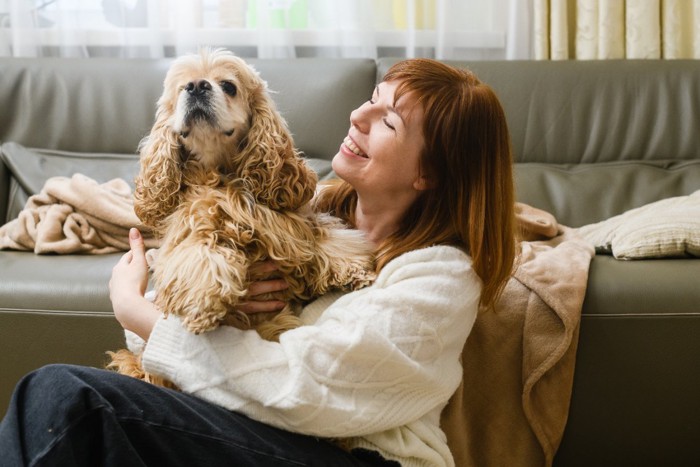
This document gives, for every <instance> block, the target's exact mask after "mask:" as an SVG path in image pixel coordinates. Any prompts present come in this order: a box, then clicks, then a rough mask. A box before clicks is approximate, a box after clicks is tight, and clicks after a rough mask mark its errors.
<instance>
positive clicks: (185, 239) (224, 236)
mask: <svg viewBox="0 0 700 467" xmlns="http://www.w3.org/2000/svg"><path fill="white" fill-rule="evenodd" d="M140 153H141V170H140V173H139V175H138V177H137V180H136V190H135V194H134V207H135V210H136V213H137V215H138V216H139V218H140V219H141V220H142V221H143V223H144V224H145V225H147V226H148V227H150V228H152V229H153V230H154V232H156V233H160V234H161V235H162V245H161V247H160V249H159V252H158V255H157V260H156V262H155V264H154V265H153V282H154V288H155V290H156V299H155V304H156V306H157V307H158V308H159V309H160V310H161V311H162V312H163V313H165V314H173V315H177V316H180V317H181V318H182V320H183V324H184V325H185V326H186V327H187V328H188V329H189V330H190V331H192V332H194V333H200V332H204V331H208V330H211V329H213V328H215V327H217V326H219V325H221V324H227V325H234V326H237V327H240V328H244V329H247V328H250V327H253V328H255V329H257V331H258V332H259V333H260V334H261V336H263V337H264V338H266V339H269V340H276V339H278V337H279V335H280V334H281V333H282V332H284V331H285V330H288V329H290V328H293V327H296V326H298V325H299V324H300V322H299V319H298V318H297V316H296V315H297V312H298V309H299V308H300V306H299V304H300V303H303V302H305V301H308V300H310V299H311V298H313V297H316V296H319V295H321V294H323V293H325V292H326V291H328V290H330V289H332V288H337V287H350V288H359V287H362V286H365V285H367V284H369V283H370V282H371V281H372V280H373V278H374V272H373V271H374V266H373V260H372V255H371V247H370V245H369V244H368V242H367V241H366V240H365V239H364V237H363V236H362V234H361V233H360V232H358V231H356V230H352V229H348V228H346V227H345V225H343V224H342V223H341V222H340V221H339V220H338V219H336V218H333V217H331V216H329V215H318V214H314V213H313V211H312V210H311V208H310V205H309V202H310V200H311V198H312V197H313V195H314V193H315V190H316V182H317V178H316V175H315V173H314V172H313V171H312V170H311V169H310V168H309V167H308V166H307V165H306V163H305V161H304V160H303V158H302V157H300V155H299V154H298V153H297V151H296V150H295V148H294V145H293V140H292V136H291V134H290V132H289V130H288V128H287V126H286V122H285V121H284V120H283V118H282V117H281V115H280V114H279V112H278V111H277V110H276V108H275V106H274V103H273V101H272V99H271V98H270V96H269V93H268V90H267V85H266V83H265V82H264V81H263V80H262V79H261V78H260V76H259V75H258V73H257V72H256V71H255V70H254V69H253V68H252V67H251V66H250V65H248V64H247V63H245V62H244V61H243V60H242V59H240V58H238V57H235V56H234V55H232V54H231V53H229V52H227V51H224V50H221V49H218V50H209V49H206V50H203V51H201V52H200V53H199V54H194V55H188V56H184V57H181V58H179V59H177V60H176V61H175V62H174V63H173V65H172V67H171V68H170V70H169V71H168V73H167V75H166V78H165V82H164V92H163V95H162V96H161V97H160V99H159V100H158V109H157V113H156V121H155V124H154V126H153V129H152V130H151V132H150V134H149V135H148V136H147V137H146V138H145V139H144V140H143V141H142V143H141V146H140ZM265 260H273V261H274V262H275V263H276V265H277V267H278V271H279V276H280V277H283V278H284V279H285V280H286V282H287V283H288V284H289V288H288V289H287V290H285V291H283V292H280V293H277V294H273V295H271V296H270V297H269V298H273V297H274V298H276V299H281V300H285V301H287V302H289V303H290V305H288V306H287V307H286V308H285V309H284V310H283V311H282V312H280V313H266V314H262V313H260V314H251V315H245V314H244V313H241V312H239V311H237V310H236V306H237V305H238V304H239V303H240V301H241V299H242V298H243V297H244V296H245V295H246V293H247V289H248V286H249V284H250V282H251V281H252V280H256V279H259V277H251V275H250V274H249V267H250V266H251V265H252V264H255V263H258V262H261V261H265ZM111 356H112V362H111V363H110V364H109V365H108V367H110V368H112V369H116V370H117V371H119V372H121V373H126V374H130V375H132V376H136V377H139V378H141V379H148V378H150V376H148V375H145V374H144V373H143V371H142V370H141V367H140V362H139V361H138V357H136V356H135V355H133V354H131V353H130V352H128V351H126V350H121V351H119V352H116V353H111ZM157 383H158V384H164V382H162V381H160V382H157Z"/></svg>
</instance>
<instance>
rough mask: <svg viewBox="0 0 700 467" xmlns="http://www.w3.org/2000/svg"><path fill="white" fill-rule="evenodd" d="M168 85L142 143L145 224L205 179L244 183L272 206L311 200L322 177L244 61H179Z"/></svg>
mask: <svg viewBox="0 0 700 467" xmlns="http://www.w3.org/2000/svg"><path fill="white" fill-rule="evenodd" d="M163 88H164V89H163V94H162V95H161V97H160V99H159V100H158V109H157V112H156V122H155V124H154V126H153V129H152V130H151V132H150V134H149V135H148V136H147V137H146V138H144V140H143V141H142V143H141V147H140V152H141V172H140V173H139V176H138V178H137V180H136V191H135V195H134V201H135V203H134V207H135V210H136V213H137V214H138V216H139V217H140V218H141V220H142V221H143V222H144V223H145V224H146V225H149V226H152V227H155V226H156V225H157V223H158V222H160V221H162V220H163V219H165V218H166V217H167V216H168V215H169V214H170V213H172V211H173V210H174V209H175V207H176V206H177V205H178V204H179V195H180V194H181V193H182V192H183V190H186V188H187V186H188V185H192V184H196V183H198V180H200V181H202V182H203V178H204V179H206V180H207V183H216V182H217V181H218V180H219V179H222V180H227V179H228V180H238V181H239V182H240V183H243V185H244V186H245V187H247V188H248V189H249V191H250V193H251V195H252V196H253V197H254V198H255V199H256V201H258V202H261V203H264V204H266V205H268V206H269V207H271V208H273V209H296V208H298V207H300V206H301V205H303V204H305V203H306V202H307V201H309V200H310V199H311V197H312V196H313V193H314V190H315V187H316V176H315V174H314V173H313V172H312V171H311V170H310V169H309V168H308V167H307V166H306V164H305V162H304V161H303V159H302V158H300V157H299V155H298V154H297V152H296V151H295V149H294V144H293V140H292V136H291V134H290V132H289V130H288V128H287V125H286V122H285V121H284V119H283V118H282V116H281V115H280V114H279V112H278V111H277V110H276V108H275V105H274V102H273V101H272V99H271V98H270V96H269V92H268V89H267V84H266V83H265V81H263V80H262V79H261V78H260V76H259V74H258V73H257V71H256V70H255V69H254V68H253V67H251V66H250V65H249V64H247V63H246V62H245V61H244V60H243V59H241V58H239V57H236V56H234V55H233V54H232V53H230V52H228V51H225V50H222V49H216V50H211V49H204V50H202V51H201V52H200V53H198V54H193V55H186V56H183V57H180V58H178V59H177V60H175V61H174V62H173V64H172V66H171V67H170V69H169V71H168V73H167V74H166V77H165V81H164V86H163ZM185 172H186V173H185ZM191 173H196V174H199V175H201V176H199V175H197V176H192V175H191ZM220 175H222V176H223V177H219V176H220Z"/></svg>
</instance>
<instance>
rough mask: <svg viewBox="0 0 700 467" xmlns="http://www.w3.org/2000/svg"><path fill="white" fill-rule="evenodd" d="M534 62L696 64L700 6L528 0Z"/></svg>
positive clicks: (667, 0)
mask: <svg viewBox="0 0 700 467" xmlns="http://www.w3.org/2000/svg"><path fill="white" fill-rule="evenodd" d="M532 1H533V12H534V24H533V29H534V44H535V48H534V54H535V59H537V60H567V59H572V58H576V59H579V60H594V59H614V58H618V59H619V58H630V59H633V58H657V59H658V58H666V59H675V58H700V0H532Z"/></svg>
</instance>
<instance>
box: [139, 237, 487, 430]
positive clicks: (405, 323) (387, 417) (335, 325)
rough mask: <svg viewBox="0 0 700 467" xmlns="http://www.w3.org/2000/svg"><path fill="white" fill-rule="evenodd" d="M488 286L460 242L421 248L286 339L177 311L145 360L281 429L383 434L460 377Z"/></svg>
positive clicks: (423, 409)
mask: <svg viewBox="0 0 700 467" xmlns="http://www.w3.org/2000/svg"><path fill="white" fill-rule="evenodd" d="M480 290H481V282H480V280H479V279H478V277H477V275H476V273H475V272H474V271H473V269H472V268H471V261H470V259H469V257H468V256H466V255H465V254H464V253H462V252H461V251H460V250H458V249H456V248H452V247H431V248H426V249H422V250H416V251H414V252H410V253H406V254H404V255H402V256H400V257H399V258H397V259H395V260H393V261H391V262H390V263H389V264H387V265H386V266H385V267H384V269H383V270H382V271H381V273H380V274H379V276H378V278H377V280H376V282H375V283H374V284H373V285H372V286H371V287H367V288H365V289H362V290H359V291H356V292H353V293H349V294H347V295H344V296H342V297H341V298H339V299H338V300H336V301H335V302H333V304H332V305H330V306H329V307H328V308H327V309H326V310H325V311H324V312H323V313H322V315H321V316H320V318H319V319H318V320H317V321H316V322H315V323H314V324H312V325H305V326H302V327H299V328H297V329H293V330H290V331H287V332H285V333H284V334H283V335H282V336H281V338H280V342H279V343H275V342H268V341H265V340H262V339H261V338H260V337H259V336H258V334H257V333H256V332H254V331H241V330H238V329H234V328H230V327H221V328H218V329H216V330H214V331H211V332H208V333H204V334H200V335H194V334H191V333H189V332H187V331H186V330H185V329H184V328H183V327H182V326H181V323H180V321H179V320H178V319H177V318H175V317H172V316H170V317H168V318H167V319H160V320H159V321H158V323H157V324H156V326H155V328H154V329H153V332H152V333H151V337H150V340H149V342H148V344H147V346H146V350H145V352H144V355H143V362H144V367H145V369H146V370H147V371H149V372H153V373H156V374H160V375H162V376H164V377H166V378H168V379H170V380H172V381H173V382H175V383H176V384H177V385H178V386H179V387H180V388H181V389H182V390H183V391H185V392H188V393H192V394H195V395H197V396H199V397H201V398H203V399H206V400H209V401H210V402H213V403H216V404H219V405H222V406H224V407H226V408H228V409H230V410H236V411H239V412H242V413H244V414H246V415H248V416H250V417H251V418H254V419H257V420H260V421H263V422H266V423H269V424H271V425H274V426H278V427H280V428H285V429H288V430H291V431H296V432H301V433H307V434H313V435H319V436H330V437H349V436H362V435H365V434H369V433H376V432H378V431H383V430H386V429H390V428H395V427H398V426H403V425H405V424H407V423H410V422H412V421H415V420H417V419H418V418H420V417H422V416H423V415H425V414H426V413H427V412H429V411H431V410H433V409H434V408H435V407H438V406H440V405H441V404H442V405H444V404H445V403H446V402H447V400H448V399H449V397H450V396H451V395H452V393H453V392H454V391H455V389H456V388H457V386H458V385H459V382H460V380H461V365H460V362H459V356H460V354H461V351H462V348H463V346H464V343H465V341H466V338H467V336H468V334H469V332H470V330H471V327H472V325H473V323H474V320H475V317H476V312H477V307H478V301H479V294H480Z"/></svg>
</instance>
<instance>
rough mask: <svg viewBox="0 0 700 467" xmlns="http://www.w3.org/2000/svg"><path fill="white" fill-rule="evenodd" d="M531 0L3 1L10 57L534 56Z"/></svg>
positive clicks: (3, 43) (0, 44) (3, 48)
mask: <svg viewBox="0 0 700 467" xmlns="http://www.w3.org/2000/svg"><path fill="white" fill-rule="evenodd" d="M531 10H532V7H531V5H530V4H529V2H528V1H525V0H486V1H485V0H0V56H28V57H34V56H61V57H69V56H78V57H94V56H119V57H167V56H176V55H179V54H182V53H185V52H191V51H194V50H196V49H197V48H198V47H200V46H203V45H207V46H221V47H227V48H230V49H233V50H234V52H236V53H238V54H239V55H241V56H248V57H260V58H271V57H304V56H331V57H370V58H376V57H378V56H404V57H418V56H428V57H435V58H440V59H528V58H531V57H532V45H531V42H532V41H531V40H530V38H531V31H530V21H529V20H530V17H531Z"/></svg>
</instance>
